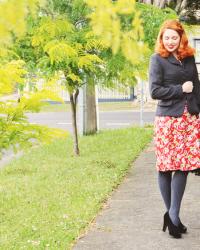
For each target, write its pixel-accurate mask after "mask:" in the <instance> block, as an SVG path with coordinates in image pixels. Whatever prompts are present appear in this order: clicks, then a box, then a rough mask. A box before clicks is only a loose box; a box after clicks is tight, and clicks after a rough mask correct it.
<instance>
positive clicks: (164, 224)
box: [162, 213, 167, 232]
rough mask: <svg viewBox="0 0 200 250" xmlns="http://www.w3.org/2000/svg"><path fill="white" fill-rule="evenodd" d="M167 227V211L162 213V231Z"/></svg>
mask: <svg viewBox="0 0 200 250" xmlns="http://www.w3.org/2000/svg"><path fill="white" fill-rule="evenodd" d="M166 229H167V213H165V214H164V221H163V229H162V230H163V232H165V231H166Z"/></svg>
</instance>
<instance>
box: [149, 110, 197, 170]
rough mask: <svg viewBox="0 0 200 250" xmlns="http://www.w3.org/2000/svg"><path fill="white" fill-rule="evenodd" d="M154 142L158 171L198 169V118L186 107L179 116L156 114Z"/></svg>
mask: <svg viewBox="0 0 200 250" xmlns="http://www.w3.org/2000/svg"><path fill="white" fill-rule="evenodd" d="M154 142H155V150H156V157H157V162H156V167H157V170H158V171H173V170H181V171H193V170H197V171H199V170H200V118H199V117H198V116H196V115H191V114H190V113H188V111H187V107H185V109H184V113H183V115H182V116H181V117H170V116H156V118H155V124H154Z"/></svg>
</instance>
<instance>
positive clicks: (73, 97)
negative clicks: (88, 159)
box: [70, 89, 79, 156]
mask: <svg viewBox="0 0 200 250" xmlns="http://www.w3.org/2000/svg"><path fill="white" fill-rule="evenodd" d="M78 94H79V90H78V89H77V90H76V91H75V93H72V94H70V104H71V110H72V128H73V141H74V154H75V155H76V156H78V155H79V146H78V133H77V120H76V106H77V97H78Z"/></svg>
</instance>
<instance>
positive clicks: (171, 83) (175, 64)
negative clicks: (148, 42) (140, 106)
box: [149, 54, 200, 117]
mask: <svg viewBox="0 0 200 250" xmlns="http://www.w3.org/2000/svg"><path fill="white" fill-rule="evenodd" d="M186 81H192V82H193V85H194V88H193V91H192V93H183V91H182V84H183V83H184V82H186ZM149 83H150V94H151V97H152V98H153V99H157V100H159V101H158V105H157V110H156V115H158V116H173V117H179V116H181V115H182V114H183V111H184V106H185V104H186V102H187V106H188V112H189V113H190V114H194V115H197V114H199V112H200V81H199V78H198V72H197V68H196V64H195V59H194V56H190V57H186V58H184V59H183V60H182V61H181V63H180V62H179V61H178V60H177V59H176V58H175V57H174V56H173V55H172V54H171V55H170V56H169V57H167V58H164V57H161V56H160V55H159V54H153V55H152V56H151V60H150V69H149Z"/></svg>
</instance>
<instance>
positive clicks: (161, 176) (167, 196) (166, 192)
mask: <svg viewBox="0 0 200 250" xmlns="http://www.w3.org/2000/svg"><path fill="white" fill-rule="evenodd" d="M171 179H172V172H171V171H167V172H161V171H159V172H158V185H159V188H160V192H161V195H162V197H163V200H164V202H165V206H166V209H167V211H169V209H170V204H171Z"/></svg>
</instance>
